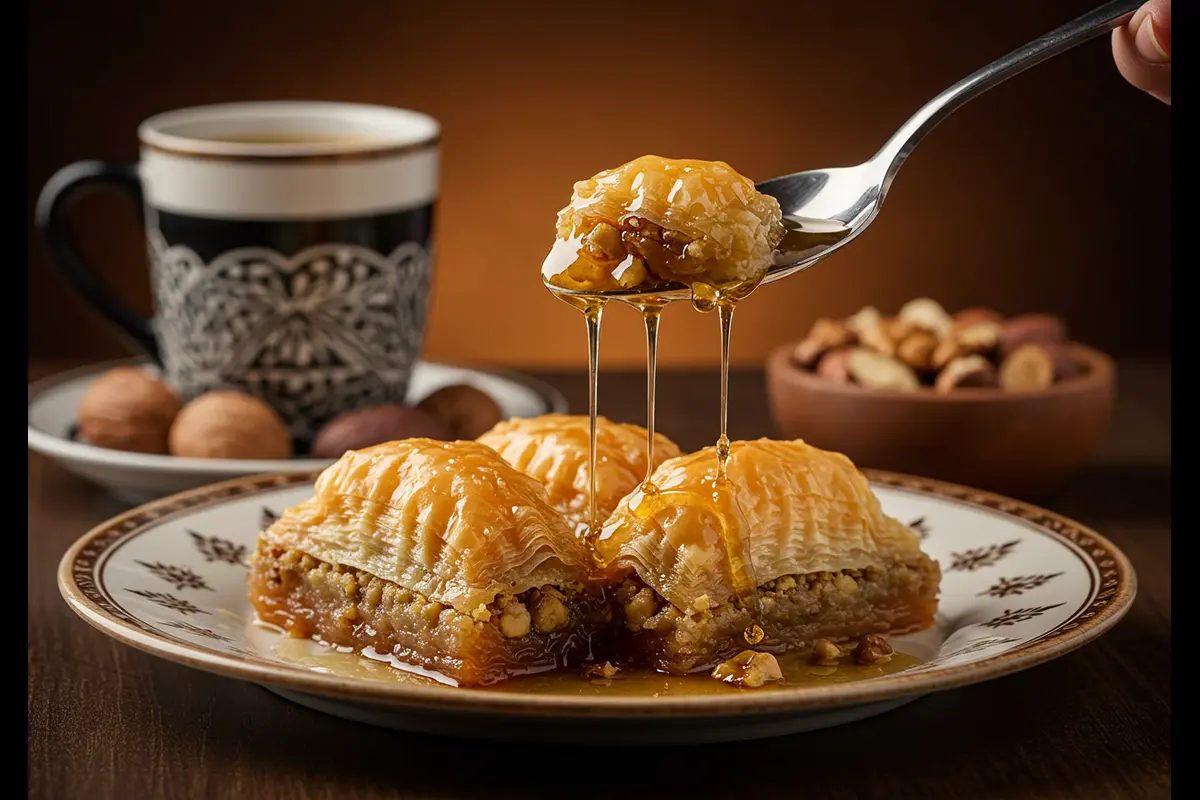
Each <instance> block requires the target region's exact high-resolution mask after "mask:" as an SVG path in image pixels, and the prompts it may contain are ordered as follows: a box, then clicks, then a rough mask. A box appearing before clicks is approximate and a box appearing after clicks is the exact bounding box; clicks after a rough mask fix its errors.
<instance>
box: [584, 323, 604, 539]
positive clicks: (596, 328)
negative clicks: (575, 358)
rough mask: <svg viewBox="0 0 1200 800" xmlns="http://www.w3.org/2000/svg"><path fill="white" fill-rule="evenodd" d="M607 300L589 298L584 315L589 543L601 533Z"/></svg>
mask: <svg viewBox="0 0 1200 800" xmlns="http://www.w3.org/2000/svg"><path fill="white" fill-rule="evenodd" d="M606 302H607V301H605V300H589V301H588V303H587V305H585V306H584V309H583V316H584V319H585V320H586V322H587V339H588V532H587V541H588V543H589V544H591V543H592V542H594V541H595V538H596V535H597V534H598V533H599V525H598V524H597V522H598V521H597V519H596V409H597V406H598V405H599V396H598V391H597V388H598V384H599V381H598V376H599V373H598V368H599V361H600V317H601V315H603V313H604V304H605V303H606Z"/></svg>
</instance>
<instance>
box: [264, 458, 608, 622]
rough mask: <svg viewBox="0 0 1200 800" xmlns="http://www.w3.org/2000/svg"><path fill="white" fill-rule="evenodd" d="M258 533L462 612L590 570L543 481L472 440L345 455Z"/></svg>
mask: <svg viewBox="0 0 1200 800" xmlns="http://www.w3.org/2000/svg"><path fill="white" fill-rule="evenodd" d="M263 538H264V539H265V540H266V541H268V542H271V543H273V544H277V545H281V546H283V547H289V548H295V549H297V550H300V551H302V552H304V553H307V554H308V555H310V556H312V557H313V558H316V559H318V560H320V561H325V562H329V563H331V564H338V565H341V566H346V567H353V568H355V569H359V570H363V571H365V572H368V573H370V574H371V575H375V576H377V577H379V578H383V579H384V580H387V581H391V582H392V583H394V584H396V585H397V586H400V587H403V588H405V589H409V590H411V591H414V592H419V593H420V594H421V595H423V596H425V597H427V598H428V599H430V600H431V601H434V602H437V603H441V604H443V605H447V606H451V607H453V608H454V609H456V610H457V611H460V612H463V613H467V614H470V613H472V612H474V611H476V610H477V609H478V608H479V607H480V606H481V605H482V606H486V605H487V604H488V603H490V602H491V601H492V600H493V599H494V598H495V596H496V595H497V594H499V593H501V592H509V593H518V592H522V591H525V590H526V589H530V588H533V587H537V586H541V585H543V584H567V583H577V582H580V581H582V580H584V579H585V578H586V575H587V570H588V565H589V564H590V563H591V560H590V557H589V554H588V551H587V549H586V548H585V547H584V545H583V543H582V542H581V541H580V540H579V539H577V538H576V537H575V536H574V535H573V533H572V531H571V529H570V527H569V526H568V525H567V523H566V521H565V520H564V519H563V517H562V515H561V514H559V513H558V512H557V511H555V510H554V509H553V508H552V507H551V506H550V504H549V502H548V501H547V498H546V490H545V489H544V488H543V487H542V485H541V483H539V482H538V481H536V480H534V479H532V478H530V477H528V476H526V475H523V474H522V473H520V472H518V471H517V470H515V469H513V468H512V467H510V466H509V465H508V464H507V463H505V462H504V461H503V460H502V459H501V458H500V457H499V456H498V455H497V453H496V451H494V450H492V449H491V448H490V447H486V446H484V445H481V444H476V443H474V442H440V441H433V440H430V439H406V440H403V441H398V442H389V443H386V444H381V445H378V446H376V447H370V448H367V449H365V450H358V451H350V452H348V453H346V454H345V455H343V456H342V457H341V459H339V460H338V461H337V463H335V464H334V465H333V466H331V467H329V468H328V469H327V470H325V471H324V472H323V473H321V476H320V477H319V478H318V479H317V483H316V491H315V493H314V496H313V498H312V499H311V500H309V501H307V502H305V503H301V504H300V505H298V506H293V507H292V508H290V509H288V510H287V511H286V512H285V513H284V514H283V515H282V516H281V517H280V518H279V520H278V521H276V522H275V524H274V525H272V526H271V527H270V528H269V529H268V530H267V531H266V532H265V533H264V534H263Z"/></svg>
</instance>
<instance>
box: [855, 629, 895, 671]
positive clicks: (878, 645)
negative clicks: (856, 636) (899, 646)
mask: <svg viewBox="0 0 1200 800" xmlns="http://www.w3.org/2000/svg"><path fill="white" fill-rule="evenodd" d="M894 652H895V651H894V650H892V646H891V645H890V644H888V643H887V639H884V638H883V637H882V636H876V635H875V634H873V633H868V634H867V635H866V636H864V637H863V638H862V639H860V640H859V642H858V645H857V646H856V647H855V648H854V663H855V664H859V665H860V666H869V665H871V664H878V663H880V662H883V661H887V660H888V659H889V658H891V657H892V654H893V653H894Z"/></svg>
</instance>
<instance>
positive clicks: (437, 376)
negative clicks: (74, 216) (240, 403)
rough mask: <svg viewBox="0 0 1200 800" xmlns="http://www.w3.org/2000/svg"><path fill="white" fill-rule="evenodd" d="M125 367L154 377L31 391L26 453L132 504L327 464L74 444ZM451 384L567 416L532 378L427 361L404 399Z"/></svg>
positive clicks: (86, 379) (503, 404) (94, 370)
mask: <svg viewBox="0 0 1200 800" xmlns="http://www.w3.org/2000/svg"><path fill="white" fill-rule="evenodd" d="M123 364H135V365H142V366H143V367H144V368H146V369H148V370H151V371H156V370H154V368H153V367H152V366H151V365H150V362H149V361H148V359H145V358H132V359H125V360H122V361H110V362H107V363H103V364H91V365H88V366H86V367H81V368H79V369H75V370H70V371H68V372H63V373H60V374H58V375H53V376H51V377H49V378H45V379H43V380H40V381H38V382H36V383H33V384H30V386H29V449H30V450H36V451H37V452H39V453H42V454H44V455H48V456H50V457H51V458H53V459H55V460H56V461H58V462H59V463H60V464H62V465H63V466H64V467H65V468H66V469H69V470H70V471H71V472H74V473H76V474H77V475H80V476H82V477H84V478H87V479H88V480H90V481H93V482H95V483H98V484H100V485H101V486H103V487H105V488H106V489H108V490H109V491H110V492H112V493H113V494H114V495H116V496H117V497H119V498H120V499H122V500H124V501H126V502H128V503H131V504H137V503H145V502H147V501H149V500H153V499H156V498H159V497H162V496H164V495H168V494H171V493H172V492H180V491H183V490H185V489H194V488H195V487H197V486H203V485H205V484H209V483H214V482H216V481H224V480H228V479H230V478H239V477H242V476H244V475H258V474H262V473H266V472H271V473H278V472H300V473H310V472H312V471H313V470H319V469H322V468H323V467H326V466H328V465H329V464H330V463H331V461H330V460H326V459H314V458H296V459H287V460H254V461H252V460H232V459H223V458H212V459H207V458H177V457H175V456H165V455H150V454H145V453H126V452H122V451H120V450H108V449H106V448H103V447H95V446H94V445H90V444H87V443H85V442H81V441H78V440H76V439H75V438H74V437H73V432H74V429H75V410H76V409H77V408H78V407H79V400H80V398H81V397H83V393H84V392H85V391H86V390H87V387H88V386H89V385H90V384H91V382H92V381H93V380H95V379H96V378H97V377H98V376H99V375H101V374H102V373H104V372H106V371H108V370H110V369H112V368H113V367H115V366H119V365H123ZM456 383H466V384H470V385H472V386H474V387H475V388H477V389H480V390H481V391H484V392H487V393H488V394H489V395H491V396H492V399H493V400H495V401H496V403H497V404H499V406H500V409H501V411H503V412H504V415H505V416H506V417H535V416H537V415H539V414H549V413H565V412H566V411H567V401H566V398H564V397H563V396H562V394H560V393H559V392H558V390H557V389H554V388H553V387H551V386H548V385H546V384H544V383H542V382H541V381H538V380H534V379H533V378H529V377H526V376H524V375H518V374H515V373H510V372H497V371H491V370H487V369H479V368H473V367H467V366H458V365H454V364H441V363H436V362H431V361H421V362H418V363H417V365H416V367H415V368H414V370H413V375H412V381H411V383H410V385H409V390H408V392H409V396H410V397H411V398H413V399H420V398H423V397H425V396H427V395H429V394H430V393H432V392H434V391H435V390H437V389H440V388H441V387H443V386H448V385H450V384H456Z"/></svg>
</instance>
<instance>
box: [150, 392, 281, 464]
mask: <svg viewBox="0 0 1200 800" xmlns="http://www.w3.org/2000/svg"><path fill="white" fill-rule="evenodd" d="M169 445H170V450H171V454H172V455H176V456H184V457H188V458H255V459H271V458H278V459H283V458H291V457H292V436H291V434H290V433H289V432H288V429H287V426H286V425H284V424H283V420H282V419H280V417H279V415H278V414H276V413H275V410H274V409H272V408H271V407H270V406H269V405H267V404H266V403H264V402H263V401H262V400H259V399H258V398H257V397H252V396H250V395H248V394H243V393H242V392H235V391H213V392H207V393H205V394H202V395H200V396H199V397H197V398H196V399H195V400H193V401H191V402H190V403H188V404H187V405H185V406H184V407H183V409H182V410H180V412H179V415H178V416H177V417H175V423H174V424H173V425H172V426H171V433H170V437H169Z"/></svg>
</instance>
